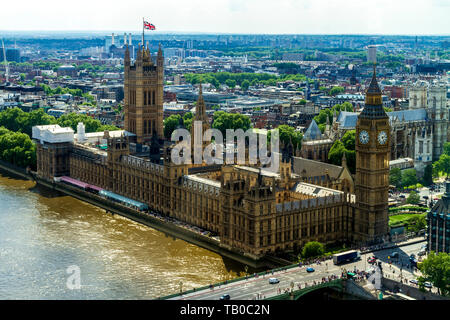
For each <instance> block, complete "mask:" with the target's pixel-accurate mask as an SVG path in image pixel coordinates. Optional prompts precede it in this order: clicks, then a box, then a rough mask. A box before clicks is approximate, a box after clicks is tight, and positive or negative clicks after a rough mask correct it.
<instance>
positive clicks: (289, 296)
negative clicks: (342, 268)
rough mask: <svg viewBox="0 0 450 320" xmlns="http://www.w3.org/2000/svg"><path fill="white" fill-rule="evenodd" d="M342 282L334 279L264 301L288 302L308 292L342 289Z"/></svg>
mask: <svg viewBox="0 0 450 320" xmlns="http://www.w3.org/2000/svg"><path fill="white" fill-rule="evenodd" d="M342 281H343V279H336V280H331V281H328V282H324V283H319V284H317V285H314V286H309V287H306V288H303V289H299V290H294V291H292V292H286V293H282V294H279V295H276V296H273V297H269V298H266V299H264V300H290V299H293V300H295V299H297V298H299V297H301V296H302V295H304V294H307V293H308V292H311V291H314V290H318V289H321V288H326V287H339V288H341V289H342Z"/></svg>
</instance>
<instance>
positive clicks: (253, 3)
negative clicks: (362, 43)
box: [0, 0, 450, 35]
mask: <svg viewBox="0 0 450 320" xmlns="http://www.w3.org/2000/svg"><path fill="white" fill-rule="evenodd" d="M142 17H145V18H146V20H148V21H149V22H151V23H153V24H154V25H155V26H156V28H157V31H155V32H205V33H242V34H402V35H403V34H408V35H430V34H436V35H449V34H450V0H369V1H368V0H209V1H208V0H122V1H118V0H108V1H106V0H71V1H64V0H39V1H37V0H20V1H9V0H8V1H4V0H2V1H1V2H0V30H1V31H34V30H36V31H44V30H45V31H102V30H105V31H106V30H108V31H117V32H120V31H139V30H141V28H142ZM1 31H0V32H1ZM152 32H153V31H152Z"/></svg>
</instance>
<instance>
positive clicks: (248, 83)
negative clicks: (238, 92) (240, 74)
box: [241, 79, 250, 91]
mask: <svg viewBox="0 0 450 320" xmlns="http://www.w3.org/2000/svg"><path fill="white" fill-rule="evenodd" d="M249 86H250V81H248V80H247V79H246V80H244V81H242V83H241V88H242V90H244V91H247V90H248V87H249Z"/></svg>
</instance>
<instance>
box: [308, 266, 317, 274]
mask: <svg viewBox="0 0 450 320" xmlns="http://www.w3.org/2000/svg"><path fill="white" fill-rule="evenodd" d="M314 271H315V270H314V268H311V267H309V268H306V272H308V273H311V272H314Z"/></svg>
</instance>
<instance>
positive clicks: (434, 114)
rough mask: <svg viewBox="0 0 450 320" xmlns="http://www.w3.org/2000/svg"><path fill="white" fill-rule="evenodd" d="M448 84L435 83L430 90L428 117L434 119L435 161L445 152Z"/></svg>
mask: <svg viewBox="0 0 450 320" xmlns="http://www.w3.org/2000/svg"><path fill="white" fill-rule="evenodd" d="M448 114H449V108H448V107H447V85H446V84H445V83H433V84H432V85H431V86H430V88H429V90H428V117H429V118H430V119H431V120H432V121H433V161H436V160H439V157H440V156H441V154H442V153H443V152H444V144H445V143H446V142H447V135H448V132H447V131H448V120H449V119H448Z"/></svg>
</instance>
